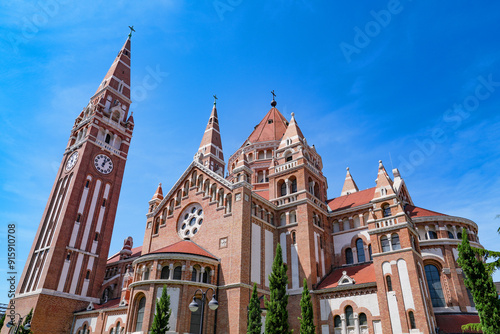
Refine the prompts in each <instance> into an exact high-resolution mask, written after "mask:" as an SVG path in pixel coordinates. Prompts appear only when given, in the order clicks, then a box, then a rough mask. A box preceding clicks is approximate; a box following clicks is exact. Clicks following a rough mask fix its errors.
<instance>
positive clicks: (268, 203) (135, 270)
mask: <svg viewBox="0 0 500 334" xmlns="http://www.w3.org/2000/svg"><path fill="white" fill-rule="evenodd" d="M130 66H131V39H130V36H129V38H128V39H127V40H126V42H125V44H124V45H123V47H122V48H121V50H120V51H119V53H118V56H117V57H116V59H115V60H114V62H113V64H112V65H111V67H110V69H109V71H108V73H107V74H106V76H105V77H104V79H103V80H102V82H101V83H100V85H99V87H98V88H97V91H96V92H95V94H94V95H93V96H92V97H91V98H90V102H89V103H88V105H87V106H86V107H85V108H84V109H83V111H82V112H81V113H80V114H79V115H78V116H77V118H76V120H75V123H74V125H73V128H72V129H71V134H70V138H69V141H68V143H67V145H66V148H65V150H64V154H63V159H62V162H61V165H60V168H59V171H58V173H57V177H56V180H55V182H54V186H53V188H52V191H51V193H50V196H49V199H48V202H47V206H46V208H45V211H44V213H43V216H42V219H41V222H40V225H39V228H38V232H37V234H36V237H35V240H34V242H33V246H32V248H31V252H30V254H29V257H28V259H27V262H26V266H25V268H24V271H23V274H22V276H21V278H20V281H19V284H18V287H17V292H16V297H15V299H14V302H15V305H16V311H17V312H18V313H20V314H21V315H25V314H27V313H28V312H29V310H30V309H31V308H33V310H34V313H33V318H32V330H33V331H34V333H36V334H39V333H41V334H45V333H71V334H90V333H106V334H121V333H148V331H149V328H150V327H151V325H152V322H153V317H154V313H155V304H156V302H157V299H158V298H159V296H160V295H161V292H162V289H163V288H164V286H166V288H167V291H168V293H169V295H170V300H171V309H172V315H171V317H170V331H171V332H172V333H174V332H175V333H199V332H200V325H201V324H202V323H203V331H204V333H245V332H246V327H247V312H248V310H247V306H248V304H249V299H250V294H251V289H252V286H253V284H254V283H256V284H257V287H258V293H259V297H261V299H263V298H264V297H265V298H267V299H268V298H269V279H268V275H269V274H270V272H271V267H272V262H273V258H274V255H275V250H276V246H277V244H278V243H279V244H280V245H281V247H282V249H283V260H284V262H285V263H287V265H288V282H289V283H288V286H287V288H288V294H289V304H288V313H289V322H290V325H291V328H293V329H294V331H295V332H298V329H299V321H298V320H297V317H298V316H299V315H300V306H299V301H300V298H301V292H302V289H303V281H304V278H305V279H307V285H308V288H309V289H310V291H311V295H312V301H313V307H314V316H315V323H316V330H317V333H323V334H326V333H335V334H341V333H342V334H368V333H369V334H387V333H394V334H399V333H412V334H417V333H419V334H430V333H437V328H439V330H440V331H441V332H442V333H460V332H461V331H460V325H461V324H464V323H469V322H477V321H478V317H477V312H476V309H475V308H474V303H473V301H472V297H471V295H470V293H469V291H467V289H466V287H465V285H464V282H463V279H464V277H463V272H462V270H461V269H460V268H459V267H458V265H457V262H456V260H457V257H458V251H457V245H458V244H459V240H460V238H461V233H462V229H465V230H467V231H468V236H469V239H470V241H471V244H472V245H473V246H476V247H482V246H481V245H480V244H479V240H478V237H477V234H478V226H477V225H476V224H475V223H474V222H473V221H471V220H469V219H465V218H461V217H454V216H450V215H446V214H442V213H438V212H435V211H431V210H428V209H424V208H421V207H419V206H418V205H417V204H416V202H414V200H413V198H412V197H411V195H410V190H409V189H408V188H407V187H406V184H405V181H404V179H403V176H402V175H401V174H400V172H399V171H398V169H393V170H392V172H391V174H389V173H388V171H387V170H386V168H385V167H384V165H383V163H382V161H378V162H376V161H374V163H373V176H374V177H376V182H375V186H373V187H372V188H368V189H366V190H359V188H358V186H357V184H356V182H355V180H354V177H353V176H352V175H351V173H350V172H349V168H347V173H346V175H345V181H344V185H343V188H342V189H341V190H340V189H339V190H338V191H336V193H337V195H338V196H336V197H334V198H328V197H327V188H328V183H327V179H326V176H325V175H323V172H322V168H323V163H322V158H321V155H320V152H318V151H317V150H316V148H315V147H314V145H312V144H309V143H308V141H307V140H306V136H305V135H304V133H303V132H302V131H301V129H300V127H299V121H300V118H301V117H302V118H304V117H307V115H306V114H302V115H299V114H297V115H294V114H293V113H292V114H291V116H290V118H287V117H285V116H284V115H282V114H281V113H280V111H279V110H278V109H277V102H276V101H275V99H274V98H273V101H272V102H271V108H270V109H268V110H267V108H265V106H262V107H263V109H262V111H261V112H259V111H256V113H255V114H256V115H259V114H260V115H261V119H260V120H259V119H253V120H249V121H255V122H256V123H257V122H258V125H257V126H256V127H255V129H254V130H253V132H252V133H250V134H249V135H248V137H247V138H246V139H245V140H244V141H243V142H242V145H241V147H240V148H239V149H238V150H237V151H236V152H234V153H232V154H231V155H230V156H229V158H227V159H225V158H224V153H223V148H222V135H221V132H220V129H219V120H218V117H217V106H216V103H215V102H214V105H213V108H212V109H211V110H210V109H207V117H208V122H207V124H206V128H205V130H203V126H204V125H205V122H206V119H204V120H194V123H193V124H198V125H197V126H198V128H199V136H200V138H201V143H200V146H199V148H198V149H197V150H196V148H195V147H193V155H194V159H193V160H192V161H186V162H185V164H186V169H185V171H184V173H183V174H182V175H179V176H178V179H177V182H175V184H174V185H173V187H172V188H171V189H165V190H164V189H162V186H161V183H160V185H158V187H157V190H156V191H155V192H154V194H153V196H152V199H151V200H150V201H149V203H148V212H147V214H146V219H145V220H144V239H143V240H142V246H139V247H137V246H136V247H134V241H135V243H136V244H137V240H139V236H136V237H135V239H132V237H129V238H127V239H126V240H124V243H123V248H122V249H121V250H119V251H118V252H116V253H114V252H115V251H116V250H115V251H113V253H112V254H111V256H110V255H109V251H110V250H109V245H110V241H111V237H112V232H113V228H114V225H115V221H114V220H115V214H116V209H117V203H118V199H119V195H120V188H121V183H122V179H123V174H124V169H125V164H126V161H127V153H128V150H129V147H130V145H131V140H132V134H133V130H134V118H133V117H132V113H131V112H130V105H131V102H132V101H131V100H130V90H131V87H130V69H131V67H130ZM266 110H267V112H266ZM258 118H260V117H258ZM61 144H62V143H61ZM61 147H62V145H61ZM325 153H326V152H325ZM125 182H126V180H125ZM155 186H156V185H151V187H152V189H154V188H155ZM415 200H417V201H418V199H415ZM117 228H126V227H125V226H119V222H118V223H117ZM200 291H208V292H207V302H208V301H209V300H210V299H211V298H212V294H214V298H215V299H216V300H217V301H218V304H219V307H218V309H216V310H211V309H210V308H209V307H205V310H204V314H203V319H202V314H201V308H199V309H198V310H197V311H195V312H191V311H190V309H189V304H190V303H191V302H192V301H193V299H194V300H195V301H197V302H198V304H199V303H201V294H200ZM212 291H213V292H212ZM261 305H262V319H263V320H264V319H265V316H266V309H265V306H264V303H263V302H262V303H261ZM7 332H8V331H7V329H6V328H3V329H2V332H1V333H2V334H4V333H7Z"/></svg>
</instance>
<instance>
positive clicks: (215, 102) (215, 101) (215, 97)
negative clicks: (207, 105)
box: [214, 94, 218, 106]
mask: <svg viewBox="0 0 500 334" xmlns="http://www.w3.org/2000/svg"><path fill="white" fill-rule="evenodd" d="M217 100H218V98H217V95H215V94H214V106H215V105H216V104H217Z"/></svg>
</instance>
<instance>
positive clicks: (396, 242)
mask: <svg viewBox="0 0 500 334" xmlns="http://www.w3.org/2000/svg"><path fill="white" fill-rule="evenodd" d="M391 243H392V250H398V249H401V244H400V243H399V235H397V234H396V233H394V234H393V235H391Z"/></svg>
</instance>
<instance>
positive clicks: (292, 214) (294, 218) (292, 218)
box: [290, 211, 297, 224]
mask: <svg viewBox="0 0 500 334" xmlns="http://www.w3.org/2000/svg"><path fill="white" fill-rule="evenodd" d="M296 222H297V213H296V212H295V211H292V212H290V224H294V223H296Z"/></svg>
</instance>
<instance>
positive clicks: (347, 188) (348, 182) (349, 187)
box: [340, 167, 359, 196]
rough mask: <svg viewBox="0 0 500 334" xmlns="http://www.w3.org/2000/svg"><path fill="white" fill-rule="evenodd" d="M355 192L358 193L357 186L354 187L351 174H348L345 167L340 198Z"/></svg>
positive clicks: (354, 183)
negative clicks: (345, 172)
mask: <svg viewBox="0 0 500 334" xmlns="http://www.w3.org/2000/svg"><path fill="white" fill-rule="evenodd" d="M357 191H359V189H358V186H357V185H356V182H354V179H353V178H352V176H351V172H349V167H347V174H346V176H345V181H344V186H343V187H342V193H341V194H340V196H344V195H348V194H352V193H355V192H357Z"/></svg>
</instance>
